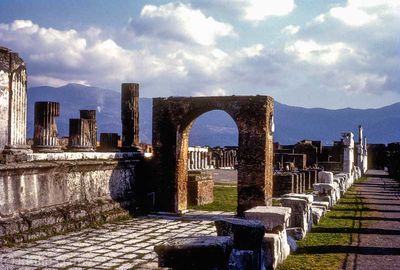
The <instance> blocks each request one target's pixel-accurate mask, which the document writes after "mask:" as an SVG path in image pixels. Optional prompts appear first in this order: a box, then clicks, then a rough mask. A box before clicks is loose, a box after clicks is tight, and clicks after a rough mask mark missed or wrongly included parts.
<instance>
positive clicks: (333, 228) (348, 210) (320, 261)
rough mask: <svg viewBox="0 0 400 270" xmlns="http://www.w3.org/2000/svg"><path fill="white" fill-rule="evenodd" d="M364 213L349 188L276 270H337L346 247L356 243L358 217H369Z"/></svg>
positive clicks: (366, 211) (360, 202) (360, 203)
mask: <svg viewBox="0 0 400 270" xmlns="http://www.w3.org/2000/svg"><path fill="white" fill-rule="evenodd" d="M364 180H365V179H360V181H364ZM368 210H369V209H368V208H367V207H365V206H364V205H363V204H362V201H361V199H360V197H359V196H358V194H357V192H356V191H355V188H354V187H352V188H350V189H349V190H348V191H347V193H346V194H345V196H343V197H342V198H341V199H340V201H339V203H338V204H336V206H335V207H334V208H333V209H332V210H331V211H330V212H328V213H327V214H326V216H325V217H323V218H322V219H321V221H320V223H319V224H318V225H316V226H314V227H313V229H312V231H311V232H309V233H308V234H307V237H306V238H305V239H304V240H301V241H299V242H297V243H298V250H297V252H296V253H294V254H292V255H291V256H289V258H288V259H287V260H286V261H285V262H284V264H282V265H280V266H279V267H278V269H279V270H287V269H296V270H297V269H309V270H313V269H315V270H316V269H324V270H331V269H332V270H333V269H335V270H336V269H340V268H341V266H342V265H343V262H344V261H345V259H346V247H347V246H348V245H349V244H350V243H351V242H353V241H355V240H356V239H353V238H354V237H356V234H355V233H354V232H355V231H356V230H357V229H359V228H361V218H360V217H365V216H369V215H371V214H370V213H369V212H368ZM363 225H365V222H363Z"/></svg>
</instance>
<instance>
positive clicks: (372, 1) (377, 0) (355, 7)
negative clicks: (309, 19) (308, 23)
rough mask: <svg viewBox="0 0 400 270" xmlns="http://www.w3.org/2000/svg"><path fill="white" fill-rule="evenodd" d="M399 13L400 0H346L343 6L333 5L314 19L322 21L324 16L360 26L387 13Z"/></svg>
mask: <svg viewBox="0 0 400 270" xmlns="http://www.w3.org/2000/svg"><path fill="white" fill-rule="evenodd" d="M396 13H397V14H399V13H400V1H398V0H348V1H347V3H346V4H345V5H344V6H339V7H333V8H331V9H330V10H329V12H328V13H326V14H321V15H319V16H318V17H316V18H315V19H314V21H315V22H317V23H318V22H319V23H323V22H325V20H326V16H330V17H332V18H334V19H337V20H339V21H341V22H342V23H344V24H346V25H348V26H352V27H361V26H365V25H368V24H371V23H374V22H376V21H377V20H378V19H379V18H381V17H382V16H385V15H387V14H396Z"/></svg>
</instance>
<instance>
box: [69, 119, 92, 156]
mask: <svg viewBox="0 0 400 270" xmlns="http://www.w3.org/2000/svg"><path fill="white" fill-rule="evenodd" d="M89 123H90V120H88V119H82V118H80V119H69V138H68V149H69V150H70V151H75V152H87V151H89V152H90V151H94V150H95V149H94V147H93V145H92V140H93V138H92V133H91V129H90V125H89Z"/></svg>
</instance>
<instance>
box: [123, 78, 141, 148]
mask: <svg viewBox="0 0 400 270" xmlns="http://www.w3.org/2000/svg"><path fill="white" fill-rule="evenodd" d="M121 88H122V89H121V90H122V91H121V121H122V148H123V150H125V151H137V150H139V84H138V83H123V84H122V86H121Z"/></svg>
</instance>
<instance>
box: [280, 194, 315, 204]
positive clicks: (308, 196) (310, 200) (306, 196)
mask: <svg viewBox="0 0 400 270" xmlns="http://www.w3.org/2000/svg"><path fill="white" fill-rule="evenodd" d="M282 197H283V198H299V199H304V200H306V201H307V202H308V203H313V201H314V196H313V195H312V194H299V193H288V194H284V195H283V196H282Z"/></svg>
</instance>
